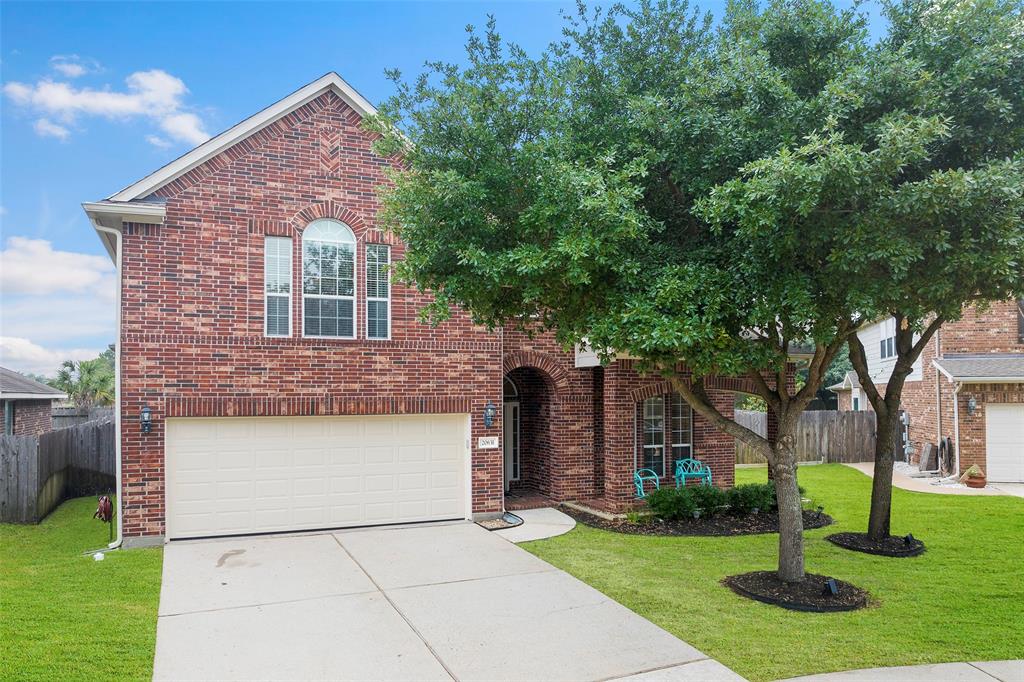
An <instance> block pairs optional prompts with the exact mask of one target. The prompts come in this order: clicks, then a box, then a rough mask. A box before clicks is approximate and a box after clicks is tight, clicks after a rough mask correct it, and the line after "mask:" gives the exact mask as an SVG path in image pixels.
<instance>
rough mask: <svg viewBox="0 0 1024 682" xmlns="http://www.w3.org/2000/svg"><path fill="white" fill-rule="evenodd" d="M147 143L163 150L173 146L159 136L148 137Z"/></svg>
mask: <svg viewBox="0 0 1024 682" xmlns="http://www.w3.org/2000/svg"><path fill="white" fill-rule="evenodd" d="M146 142H148V143H150V144H151V145H153V146H154V147H160V148H161V149H167V148H168V147H170V146H171V143H170V142H168V141H167V140H165V139H164V138H162V137H160V136H159V135H146Z"/></svg>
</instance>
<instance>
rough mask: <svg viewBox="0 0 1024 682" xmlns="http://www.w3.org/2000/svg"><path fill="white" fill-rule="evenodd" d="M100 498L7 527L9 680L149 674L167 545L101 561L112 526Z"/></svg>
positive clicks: (1, 549)
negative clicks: (99, 510)
mask: <svg viewBox="0 0 1024 682" xmlns="http://www.w3.org/2000/svg"><path fill="white" fill-rule="evenodd" d="M95 509H96V498H95V497H81V498H78V499H75V500H68V501H67V502H65V503H64V504H62V505H61V506H60V507H58V508H57V509H56V510H55V511H54V512H53V513H52V514H50V515H49V516H48V517H46V519H44V520H43V522H42V523H40V524H39V525H13V524H2V525H0V679H3V680H40V681H42V680H46V681H49V680H85V679H95V680H149V679H151V678H152V676H153V649H154V645H155V642H156V615H157V605H158V603H159V599H160V572H161V569H162V565H163V550H162V549H161V548H153V549H133V550H129V551H116V552H109V553H107V554H106V556H105V559H104V560H103V561H94V560H93V558H92V557H90V556H83V554H82V552H84V551H86V550H90V549H96V548H99V547H103V546H104V545H106V544H107V541H108V535H107V533H108V531H107V525H106V524H105V523H101V522H99V521H97V520H95V519H93V518H91V517H92V513H93V511H94V510H95Z"/></svg>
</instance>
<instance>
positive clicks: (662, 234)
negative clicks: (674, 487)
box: [368, 0, 1024, 579]
mask: <svg viewBox="0 0 1024 682" xmlns="http://www.w3.org/2000/svg"><path fill="white" fill-rule="evenodd" d="M886 13H887V16H888V17H889V21H890V29H889V32H888V34H887V35H886V37H885V38H884V39H883V40H881V41H880V42H877V43H872V42H871V41H870V40H869V38H868V34H867V30H866V24H865V18H864V17H863V16H862V15H861V14H859V13H858V12H857V11H856V10H852V9H851V10H840V9H838V8H836V7H835V6H834V5H832V4H830V3H828V2H825V1H823V0H769V1H768V2H765V3H758V2H755V1H753V0H735V1H733V2H730V3H729V5H728V6H727V9H726V12H725V16H724V17H723V19H722V20H721V21H720V22H719V23H718V24H717V25H716V24H715V23H714V22H713V21H712V19H711V17H710V16H709V15H707V14H702V13H700V12H699V11H695V10H692V9H691V8H690V7H689V5H688V4H687V3H686V2H685V0H660V1H659V2H642V3H641V4H640V5H639V6H637V7H635V8H626V7H621V6H616V7H614V8H613V9H612V10H611V11H610V12H608V13H602V12H600V11H597V10H593V11H591V10H588V9H587V8H586V7H585V6H583V5H582V4H581V5H580V6H579V9H578V12H577V13H576V14H574V15H572V16H570V17H567V21H566V26H565V29H564V36H563V39H562V40H561V41H559V42H557V43H555V44H553V45H551V46H550V47H549V48H548V49H547V50H545V51H544V52H543V53H542V54H540V55H537V56H530V55H528V54H527V53H526V52H525V51H523V50H522V49H520V48H519V47H517V46H515V45H511V44H507V43H505V42H503V41H502V39H501V37H500V35H499V34H498V32H497V29H496V26H495V24H494V22H493V20H492V21H491V22H490V23H489V24H488V26H487V27H486V29H485V30H484V31H483V32H477V31H476V30H474V29H472V27H470V29H469V32H468V40H467V60H466V64H465V65H464V66H459V65H453V64H445V63H431V64H428V66H427V70H426V72H425V73H423V74H421V75H420V76H418V77H417V78H415V79H414V80H412V81H411V82H407V81H404V80H402V78H401V75H400V74H398V73H393V74H392V77H393V79H394V81H395V84H396V88H397V92H396V94H395V96H394V97H392V98H391V99H390V100H389V101H388V102H385V103H384V104H383V105H382V106H381V114H380V115H379V116H378V117H376V118H375V119H372V120H370V121H369V122H368V125H369V127H370V128H371V129H372V130H374V131H376V132H377V133H379V134H380V136H381V137H380V139H379V141H378V150H379V151H381V152H382V153H385V154H389V155H390V154H398V155H402V156H403V157H404V159H405V167H404V169H402V170H400V171H398V172H396V173H395V174H394V176H393V180H394V186H393V187H392V188H390V189H389V190H388V191H386V193H385V208H384V211H383V214H382V217H383V219H384V221H385V223H386V224H387V225H389V226H390V227H391V228H393V229H394V230H396V231H397V232H398V234H399V236H400V237H401V238H402V239H403V241H405V243H406V244H407V245H408V250H407V254H406V257H405V260H404V261H403V262H401V263H400V264H399V273H400V275H401V276H403V277H404V278H406V279H408V280H410V281H413V282H415V283H416V284H417V285H418V286H420V287H422V288H424V289H427V290H430V291H431V292H433V294H434V296H435V302H434V304H433V305H432V306H430V307H429V308H428V309H427V311H426V314H427V315H428V316H432V317H434V318H443V317H445V316H446V315H447V314H448V311H449V309H450V307H451V306H452V305H457V306H460V307H462V308H464V309H466V310H468V311H469V313H470V314H471V315H472V316H473V318H474V319H475V320H476V321H478V322H481V323H484V324H487V325H490V326H494V327H497V326H501V325H504V324H509V323H514V324H520V325H523V326H526V327H531V328H536V327H540V328H544V329H550V330H553V331H554V332H555V334H556V335H557V337H558V339H559V340H560V341H562V342H563V343H565V344H566V345H567V346H568V345H569V344H574V343H587V344H589V345H591V346H592V347H594V348H595V349H597V350H598V351H599V352H613V351H614V352H622V353H628V354H629V355H631V356H634V357H638V358H640V359H641V361H642V364H643V366H644V367H646V368H647V369H651V370H655V371H660V372H662V373H663V374H665V375H666V376H667V377H668V378H669V379H670V380H671V381H672V382H673V385H674V386H676V387H677V390H679V391H680V392H681V393H682V394H683V396H684V397H685V398H686V399H687V401H688V402H690V403H691V404H692V405H693V406H694V409H695V410H697V411H698V412H700V413H701V414H702V415H704V416H705V417H707V418H708V419H709V420H711V421H712V423H714V424H715V425H717V426H718V427H719V428H721V429H723V430H724V431H726V432H727V433H730V434H732V435H734V436H736V437H738V438H741V439H743V440H745V441H747V442H749V443H751V444H752V445H754V446H755V447H758V448H759V449H760V450H761V451H762V452H763V453H764V454H765V456H766V457H767V458H768V460H769V463H770V464H772V466H773V467H776V466H777V465H778V466H781V467H782V468H781V469H775V471H776V475H777V476H778V475H782V477H783V478H786V479H790V478H791V479H792V480H791V481H789V480H787V482H786V483H785V485H784V486H782V487H779V484H777V487H778V489H779V494H780V508H781V507H782V503H781V497H782V493H783V488H785V490H786V494H787V495H788V494H789V493H790V492H795V490H796V484H795V473H794V472H795V462H794V461H793V458H792V456H791V455H792V453H791V448H792V443H791V439H792V433H793V429H794V428H795V419H796V417H797V416H798V415H799V412H800V411H801V410H802V409H803V408H804V406H806V404H807V403H808V402H809V401H810V400H811V399H812V398H813V397H814V393H815V392H816V391H817V390H818V388H820V387H821V385H822V380H823V377H824V374H825V370H826V368H828V366H829V365H830V364H831V362H832V359H833V358H834V357H835V356H836V354H837V353H838V352H839V351H840V349H841V348H842V347H843V345H844V344H845V343H846V341H847V338H848V337H849V336H850V335H851V334H852V333H853V332H854V331H855V329H856V328H857V326H858V325H859V324H861V323H862V322H863V321H864V320H866V319H869V318H871V317H872V316H875V315H877V314H879V313H880V312H881V311H884V310H890V309H892V307H893V306H894V305H896V303H895V302H894V300H895V299H898V300H899V305H901V306H903V308H902V309H904V310H906V311H907V312H908V313H914V319H919V318H920V319H923V318H924V317H925V315H924V313H925V311H927V310H938V309H940V308H941V309H942V310H943V311H946V312H948V313H949V314H952V310H953V308H954V307H956V306H954V305H953V304H952V303H949V304H948V305H947V298H945V297H944V296H943V292H949V291H958V292H960V293H963V292H964V291H972V290H973V288H977V287H979V286H981V285H982V284H983V283H982V282H981V281H980V280H981V279H983V278H984V279H986V283H985V286H988V287H990V289H989V290H990V291H993V292H995V291H996V289H998V288H999V287H1002V288H1003V289H1004V290H1006V291H1009V290H1010V289H1011V288H1012V286H1011V285H1009V284H1007V283H1008V282H1010V281H1012V279H1013V278H1014V277H1017V278H1018V279H1019V278H1020V275H1021V262H1020V253H1021V232H1020V214H1021V194H1022V192H1021V189H1022V182H1021V177H1022V166H1021V164H1022V159H1021V153H1020V148H1021V147H1020V142H1021V138H1020V135H1019V134H1018V133H1017V132H1013V133H1010V134H1008V135H1006V136H1005V137H1004V138H1003V139H1000V140H998V141H995V140H993V139H992V136H991V132H990V129H987V130H986V131H984V132H982V131H981V128H980V127H979V122H980V121H981V120H988V119H989V118H993V117H994V118H997V119H1000V120H1001V121H1002V122H1003V123H1004V124H1006V123H1007V122H1008V121H1011V120H1013V121H1018V118H1017V117H1018V116H1019V114H1020V110H1019V108H1017V107H1016V104H1014V102H1015V101H1016V100H1015V98H1019V96H1020V92H1021V91H1022V89H1024V88H1021V85H1022V84H1021V82H1020V80H1021V77H1022V75H1024V68H1021V65H1020V62H1019V60H1018V57H1017V56H1013V55H1017V54H1018V53H1019V49H1020V42H1021V28H1020V26H1021V24H1020V16H1021V6H1020V3H1019V1H1018V0H955V1H947V0H940V1H937V2H924V1H923V0H898V1H894V2H892V3H891V4H889V5H887V6H886ZM1004 16H1007V17H1010V19H1009V20H1003V19H1001V17H1004ZM993 26H998V28H993ZM976 43H980V44H981V47H979V46H978V45H977V44H976ZM1007 43H1010V44H1012V46H1013V49H1010V48H1008V47H1007ZM967 53H969V54H970V57H969V58H967V59H960V55H962V54H967ZM1007 55H1010V56H1007ZM950 72H952V73H950ZM1015 125H1019V123H1015ZM1018 130H1019V128H1018ZM1014 249H1016V251H1014ZM930 253H942V254H944V256H945V261H944V263H945V265H943V267H946V268H948V271H943V274H942V275H941V276H938V277H936V276H934V272H933V271H932V270H931V266H930V265H928V260H929V254H930ZM965 271H970V272H969V273H968V272H965ZM925 276H927V282H922V283H920V284H919V285H918V287H917V288H918V289H919V290H923V291H926V292H934V295H933V296H931V297H930V298H928V297H924V298H921V297H919V298H915V299H913V302H910V299H909V298H908V297H907V296H904V295H902V294H901V293H899V292H901V291H909V290H910V289H911V288H912V287H911V286H910V285H911V283H912V282H913V280H914V278H916V277H925ZM893 281H899V282H901V284H900V286H898V287H897V290H898V291H893V289H892V288H890V287H889V286H888V284H889V283H890V282H893ZM996 293H998V292H996ZM925 299H927V300H925ZM915 305H916V306H917V307H916V308H914V306H915ZM798 342H799V343H809V344H811V345H813V346H814V357H813V359H812V360H811V361H810V363H809V367H808V380H807V382H806V384H805V385H804V386H803V387H802V388H800V389H799V390H797V391H791V390H789V389H787V388H786V386H785V384H786V380H785V378H786V377H785V374H784V365H785V363H786V361H787V358H788V357H789V351H790V349H791V346H792V345H793V344H794V343H798ZM683 365H685V367H686V368H687V371H688V372H692V378H691V377H690V376H689V375H687V376H686V377H684V376H683V375H682V374H681V373H680V371H679V370H678V368H679V367H681V366H683ZM711 374H724V375H733V376H745V377H749V378H750V379H751V380H752V381H754V382H755V386H756V388H757V393H758V395H759V396H761V397H762V398H764V399H765V401H766V402H767V404H768V407H769V409H770V410H772V411H773V412H775V413H776V414H777V415H778V417H779V421H780V434H779V436H778V439H777V440H776V441H774V442H769V441H766V440H765V439H764V438H761V437H758V436H757V435H756V434H753V433H752V432H750V431H748V430H746V429H744V428H743V427H740V426H738V425H737V424H735V423H734V422H732V421H730V420H728V419H726V418H725V417H724V416H723V415H721V414H719V413H718V411H717V410H715V409H714V406H713V405H711V401H710V400H708V399H707V395H706V394H705V393H704V391H703V384H702V378H703V377H705V376H707V375H711ZM766 377H770V378H766ZM796 501H797V502H798V501H799V500H798V496H797V497H796ZM795 523H797V524H798V523H799V521H798V520H797V521H795ZM785 535H786V533H785V532H783V533H782V536H785ZM790 539H791V540H792V541H793V542H798V538H797V537H795V536H793V535H792V534H790ZM783 541H784V540H783V539H782V538H780V542H783ZM780 574H781V572H780ZM788 575H789V577H790V578H794V579H798V578H799V577H802V564H801V566H800V570H799V571H796V570H793V571H789V572H788ZM784 578H785V576H784Z"/></svg>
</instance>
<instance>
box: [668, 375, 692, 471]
mask: <svg viewBox="0 0 1024 682" xmlns="http://www.w3.org/2000/svg"><path fill="white" fill-rule="evenodd" d="M668 399H669V415H668V424H667V425H668V435H669V436H671V437H670V438H668V439H667V440H670V441H672V445H671V446H670V447H671V453H672V466H673V467H675V463H676V459H689V458H692V457H693V408H692V407H690V403H688V402H686V401H685V400H683V397H682V396H681V395H679V394H678V393H672V394H670V395H669V396H668ZM677 405H682V406H683V409H684V410H685V411H687V412H689V415H687V417H686V419H687V422H686V423H687V429H686V434H687V438H688V441H687V442H685V443H677V442H676V425H675V419H676V414H675V408H676V406H677ZM676 448H686V453H687V454H686V457H676Z"/></svg>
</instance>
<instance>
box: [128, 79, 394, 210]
mask: <svg viewBox="0 0 1024 682" xmlns="http://www.w3.org/2000/svg"><path fill="white" fill-rule="evenodd" d="M328 90H333V91H334V93H335V94H337V95H338V96H339V97H341V99H343V100H344V101H345V102H346V103H347V104H348V105H349V106H350V107H352V108H353V109H355V110H356V111H357V112H359V114H360V115H362V116H372V115H373V114H376V113H377V109H376V108H375V107H374V106H373V105H372V104H370V102H369V101H368V100H367V99H366V98H365V97H363V96H362V95H360V94H359V93H358V92H357V91H356V90H355V88H353V87H352V86H351V85H349V84H348V83H346V82H345V80H344V79H343V78H342V77H341V76H339V75H338V74H337V73H335V72H333V71H331V72H330V73H327V74H325V75H323V76H321V77H320V78H318V79H316V80H315V81H313V82H312V83H310V84H308V85H306V86H304V87H301V88H299V89H298V90H296V91H295V92H293V93H292V94H290V95H288V96H287V97H285V98H284V99H282V100H278V101H277V102H275V103H274V104H271V105H270V106H269V107H267V108H266V109H264V110H262V111H260V112H259V113H257V114H255V115H254V116H250V117H249V118H247V119H245V120H244V121H242V122H241V123H238V124H237V125H235V126H233V127H231V128H229V129H228V130H226V131H224V132H223V133H221V134H220V135H217V136H216V137H212V138H210V139H209V140H207V141H206V142H204V143H202V144H201V145H199V146H198V147H196V148H195V149H193V150H192V151H190V152H188V153H187V154H185V155H183V156H180V157H178V158H177V159H175V160H174V161H171V162H170V163H169V164H167V165H166V166H164V167H163V168H161V169H159V170H157V171H155V172H153V173H150V174H149V175H147V176H146V177H144V178H142V179H141V180H139V181H138V182H136V183H135V184H133V185H129V186H128V187H125V188H124V189H122V190H121V191H120V192H118V193H117V194H114V195H112V196H111V197H110V198H109V199H110V201H134V200H136V199H141V198H143V197H147V196H149V195H150V194H152V193H153V192H155V191H156V190H158V189H160V188H161V187H163V186H164V185H166V184H168V183H170V182H173V181H174V180H176V179H178V178H179V177H181V176H182V175H184V174H185V173H187V172H189V171H190V170H192V169H193V168H195V167H196V166H200V165H202V164H203V163H206V162H207V161H209V160H210V159H212V158H213V157H214V156H216V155H217V154H220V153H221V152H222V151H224V150H225V149H227V148H228V147H230V146H232V145H234V144H236V143H237V142H239V141H241V140H243V139H245V138H246V137H249V136H250V135H252V134H253V133H256V132H258V131H259V130H261V129H263V128H265V127H266V126H268V125H270V124H272V123H273V122H274V121H277V120H278V119H280V118H282V117H284V116H287V115H288V114H290V113H292V112H293V111H295V110H296V109H298V108H299V107H301V106H304V105H306V104H308V103H309V102H311V101H313V100H314V99H316V98H317V97H319V96H320V95H322V94H324V93H325V92H327V91H328Z"/></svg>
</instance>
